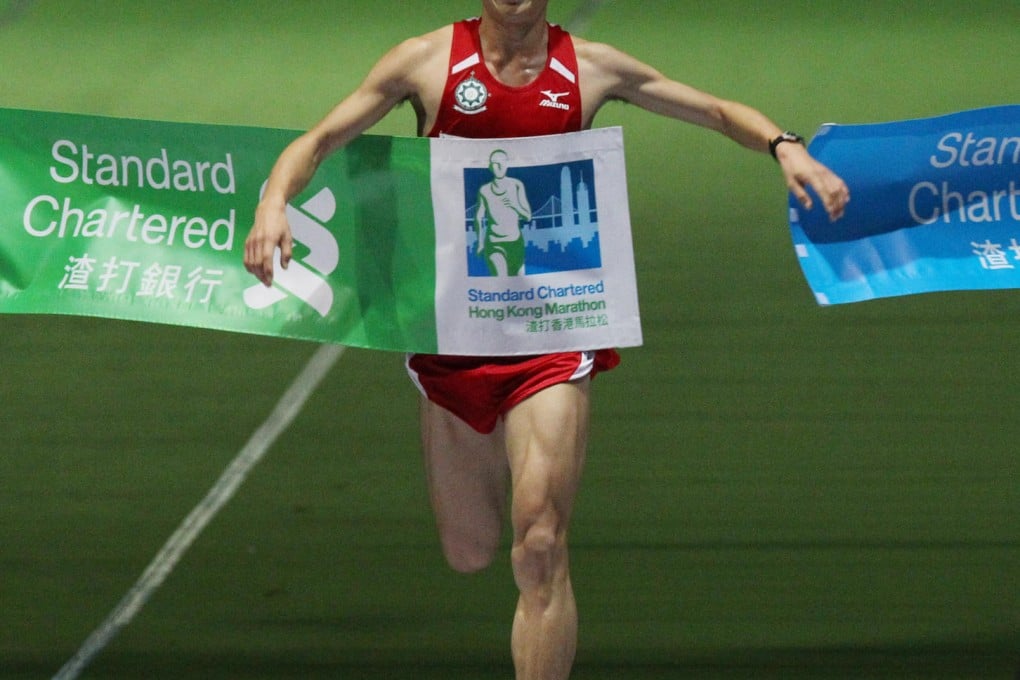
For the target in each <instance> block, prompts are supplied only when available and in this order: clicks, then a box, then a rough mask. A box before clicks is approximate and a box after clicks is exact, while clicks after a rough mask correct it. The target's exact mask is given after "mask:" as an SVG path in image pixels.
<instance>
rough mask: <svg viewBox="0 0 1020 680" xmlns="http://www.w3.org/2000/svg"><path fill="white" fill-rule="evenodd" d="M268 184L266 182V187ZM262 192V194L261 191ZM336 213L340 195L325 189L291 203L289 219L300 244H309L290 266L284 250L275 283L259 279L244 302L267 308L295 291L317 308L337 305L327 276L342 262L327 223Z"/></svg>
mask: <svg viewBox="0 0 1020 680" xmlns="http://www.w3.org/2000/svg"><path fill="white" fill-rule="evenodd" d="M264 189H265V186H264V185H263V190H264ZM260 195H261V194H260ZM335 214H336V198H335V197H334V196H333V192H332V191H330V190H329V189H322V190H321V191H319V192H318V193H317V194H315V195H314V196H312V197H311V198H310V199H308V200H307V201H305V202H304V203H302V204H301V208H300V209H299V208H295V207H294V206H292V205H288V206H287V221H288V222H289V223H290V229H291V234H292V235H293V237H294V241H295V244H296V246H297V247H298V248H299V249H300V248H301V247H302V246H304V247H305V248H307V250H308V252H307V254H306V255H305V256H304V257H303V258H301V259H300V260H292V261H291V262H290V264H289V265H288V267H287V268H286V269H284V268H283V266H282V265H281V263H280V250H279V249H277V250H276V253H275V256H274V258H273V269H274V278H273V287H271V288H270V287H267V286H264V285H262V284H261V283H256V284H253V285H251V286H249V287H248V288H246V289H245V291H244V302H245V304H246V305H248V306H249V307H251V308H252V309H265V308H266V307H269V306H270V305H274V304H276V303H277V302H280V301H281V300H284V299H286V298H287V295H288V294H290V295H294V296H296V297H297V298H299V299H300V300H302V301H303V302H304V303H305V304H307V305H309V306H310V307H312V309H314V310H315V311H317V312H318V313H319V314H320V315H321V316H326V315H327V314H329V310H330V309H331V308H332V307H333V289H332V287H331V286H330V283H329V279H328V278H327V277H328V276H329V275H330V274H332V273H333V271H334V270H335V269H336V267H337V264H338V263H339V262H340V251H339V247H338V246H337V242H336V238H335V237H334V236H333V234H331V233H330V231H329V229H328V228H327V227H326V226H325V224H326V222H329V221H330V220H331V219H333V215H335Z"/></svg>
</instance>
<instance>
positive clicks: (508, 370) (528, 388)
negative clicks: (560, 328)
mask: <svg viewBox="0 0 1020 680" xmlns="http://www.w3.org/2000/svg"><path fill="white" fill-rule="evenodd" d="M480 23H481V22H480V20H479V19H468V20H466V21H461V22H458V23H456V24H454V25H453V45H452V47H451V49H450V70H449V73H448V74H447V78H446V87H445V88H444V90H443V98H442V101H441V103H440V107H439V114H438V116H437V117H436V123H435V125H434V126H433V127H432V129H431V130H429V131H428V136H429V137H439V136H440V135H453V136H456V137H472V138H497V137H530V136H537V135H551V134H558V133H562V132H576V131H578V130H580V129H581V88H580V85H579V82H578V69H577V57H576V56H575V54H574V43H573V41H572V40H571V39H570V34H569V33H567V32H566V31H564V30H563V29H562V28H560V27H559V26H556V25H553V24H549V48H548V57H547V59H546V64H545V68H544V69H543V70H542V72H541V73H540V74H539V75H538V77H537V78H536V79H535V80H534V81H533V82H532V83H530V84H528V85H525V86H523V87H511V86H509V85H504V84H503V83H501V82H499V81H498V80H496V78H495V77H494V76H493V75H492V74H491V73H489V69H488V67H487V66H486V64H485V59H484V57H483V56H482V43H481V39H480V38H479V35H478V26H479V24H480ZM619 363H620V355H619V354H618V353H617V352H616V350H613V349H601V350H597V351H595V352H594V353H592V352H559V353H555V354H545V355H539V356H520V357H463V356H437V355H432V354H414V355H412V356H410V357H408V360H407V368H408V372H409V373H410V374H411V377H412V379H413V380H414V381H415V383H416V384H417V385H418V387H419V389H421V390H422V392H423V393H424V394H425V395H426V396H427V397H428V398H429V399H431V400H432V401H433V402H435V403H437V404H439V405H440V406H442V407H443V408H446V409H448V410H450V411H452V412H453V413H455V414H456V415H457V416H458V417H459V418H461V419H462V420H464V421H465V422H467V423H468V424H469V425H470V426H471V427H473V428H474V429H475V430H477V431H479V432H482V433H488V432H492V430H493V429H494V428H495V427H496V423H497V422H498V420H499V417H500V416H502V415H503V414H505V413H506V412H507V411H509V410H510V409H511V408H512V407H514V406H516V405H517V404H519V403H520V402H521V401H523V400H524V399H526V398H528V397H530V396H531V395H533V394H535V393H536V392H538V391H540V390H542V389H545V388H546V387H550V386H552V385H555V384H558V383H562V382H568V381H570V380H576V379H578V378H582V377H584V376H585V375H590V376H592V377H594V376H595V375H596V374H597V373H598V372H599V371H608V370H609V369H611V368H613V367H615V366H616V365H617V364H619Z"/></svg>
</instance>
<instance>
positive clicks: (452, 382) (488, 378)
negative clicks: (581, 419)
mask: <svg viewBox="0 0 1020 680" xmlns="http://www.w3.org/2000/svg"><path fill="white" fill-rule="evenodd" d="M619 363H620V355H619V353H617V351H616V350H613V349H600V350H596V351H593V352H557V353H555V354H541V355H538V356H523V357H519V356H512V357H468V356H440V355H435V354H411V355H408V357H407V373H408V375H409V376H410V377H411V380H412V381H414V383H415V385H417V386H418V390H419V391H420V392H421V393H422V394H423V395H425V396H426V397H428V399H429V400H430V401H432V402H434V403H436V404H439V405H440V406H442V407H443V408H445V409H446V410H448V411H451V412H452V413H453V414H454V415H456V416H457V417H458V418H460V419H461V420H463V421H464V422H466V423H467V424H468V425H470V426H471V427H472V428H474V429H475V430H477V431H478V432H481V433H482V434H488V433H490V432H492V431H493V430H494V429H496V423H497V422H499V419H500V418H501V417H502V416H503V415H504V414H506V412H507V411H509V410H510V409H511V408H513V407H514V406H516V405H517V404H519V403H521V402H522V401H524V400H525V399H527V398H528V397H530V396H531V395H533V394H535V393H536V392H539V391H541V390H544V389H545V388H547V387H551V386H553V385H557V384H559V383H564V382H570V381H572V380H579V379H581V378H583V377H585V376H591V377H593V378H594V377H595V375H596V374H598V373H600V372H602V371H608V370H610V369H612V368H615V367H616V366H617V365H618V364H619Z"/></svg>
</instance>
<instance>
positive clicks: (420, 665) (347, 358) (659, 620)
mask: <svg viewBox="0 0 1020 680" xmlns="http://www.w3.org/2000/svg"><path fill="white" fill-rule="evenodd" d="M584 5H586V3H583V2H578V1H577V0H553V2H552V3H551V8H550V15H551V17H552V19H553V20H555V21H561V22H567V21H569V20H570V19H571V17H572V16H574V15H575V11H577V10H578V9H579V8H581V7H582V6H584ZM478 9H479V5H478V2H477V1H476V0H445V1H444V2H442V3H436V2H431V3H425V2H422V3H417V2H416V3H408V2H379V1H378V0H375V1H367V0H343V1H337V0H332V1H330V0H296V1H295V2H291V3H281V2H269V1H268V0H266V1H259V0H236V1H232V2H215V3H214V2H201V1H199V0H181V1H178V2H173V3H164V2H154V1H150V0H134V1H129V0H94V1H86V0H37V1H34V2H27V1H24V0H20V1H19V0H8V1H7V2H3V1H0V106H3V107H10V108H32V109H45V110H57V111H69V112H77V113H90V114H102V115H111V116H121V117H135V118H151V119H160V120H176V121H189V122H207V123H226V124H235V125H256V126H267V127H284V128H292V129H295V130H300V129H305V128H307V127H309V126H310V125H312V124H313V123H315V122H316V121H317V120H318V119H319V118H320V117H321V116H322V115H323V114H324V113H325V112H326V111H327V110H328V109H329V108H330V107H331V106H332V105H333V104H334V103H335V102H336V101H338V100H339V99H340V98H342V97H343V96H344V95H345V94H346V93H347V92H349V91H350V90H351V89H352V88H353V87H354V86H355V85H356V84H357V83H358V81H359V80H360V78H361V77H362V76H363V75H364V73H365V72H366V70H367V69H368V68H369V67H370V66H371V64H372V63H374V61H375V60H376V59H377V58H378V57H379V56H380V55H381V54H382V53H383V52H384V51H385V50H386V49H387V48H388V47H389V46H391V45H392V44H394V43H396V42H397V41H399V40H401V39H402V38H404V37H407V36H409V35H412V34H417V33H422V32H425V31H427V30H430V29H432V28H434V27H436V26H439V25H441V24H443V23H448V22H449V21H452V20H455V19H458V18H461V17H464V16H471V15H474V14H477V13H478ZM1018 25H1020V4H1018V3H1016V2H1014V1H1012V0H1010V1H999V2H991V1H982V0H972V1H970V2H966V3H961V2H956V1H948V0H929V1H927V2H920V1H914V0H902V1H898V2H893V1H890V0H876V1H875V2H869V3H850V2H836V1H835V0H814V1H807V0H803V1H792V0H791V1H786V0H783V1H778V0H777V1H775V2H746V1H737V0H716V1H715V2H686V1H683V0H640V1H638V0H609V1H608V2H605V3H604V4H602V5H601V7H600V8H599V9H598V11H597V12H596V13H595V14H594V15H593V16H592V17H591V20H590V22H588V23H587V25H586V26H585V27H584V33H583V34H584V36H585V37H587V38H590V39H594V40H603V41H606V42H611V43H613V44H615V45H616V46H618V47H620V48H622V49H624V50H625V51H628V52H631V53H632V54H634V55H636V56H638V57H639V58H642V59H644V60H645V61H648V62H650V63H652V64H654V65H656V66H657V67H658V68H660V70H662V71H664V72H665V73H667V74H669V75H671V76H672V77H675V78H676V79H678V80H681V81H684V82H687V83H689V84H692V85H694V86H696V87H700V88H703V89H706V90H709V91H711V92H713V93H715V94H718V95H720V96H723V97H728V98H733V99H738V100H741V101H744V102H746V103H749V104H751V105H753V106H755V107H757V108H760V109H762V110H763V111H765V112H766V113H767V114H769V115H770V116H771V117H772V118H774V119H775V120H776V121H777V122H778V123H779V124H780V125H781V126H783V127H786V128H791V129H795V130H799V131H801V132H803V133H805V134H808V133H810V132H812V131H813V130H814V129H816V128H817V126H818V125H820V124H822V123H825V122H841V123H859V122H877V121H887V120H897V119H903V118H914V117H926V116H932V115H938V114H943V113H949V112H953V111H958V110H963V109H969V108H977V107H981V106H989V105H995V104H1007V103H1018V102H1020V78H1017V69H1016V64H1015V55H1016V54H1017V53H1018V48H1020V32H1018V30H1017V26H1018ZM597 124H600V125H623V126H624V127H625V136H626V143H627V149H628V154H627V163H628V178H629V186H630V194H631V215H632V222H633V227H634V233H635V248H636V257H637V260H638V277H639V285H640V290H641V302H642V316H643V319H644V327H645V346H644V347H642V348H639V349H632V350H627V351H625V352H624V364H623V366H622V367H621V368H620V369H618V370H617V371H615V372H613V373H611V374H607V375H605V376H603V377H600V378H599V380H598V381H597V382H596V389H595V393H594V394H595V404H594V423H593V433H592V439H591V446H590V454H589V464H588V468H587V470H586V473H585V480H584V485H583V489H582V493H581V497H580V500H579V506H578V509H577V511H576V513H575V520H574V527H573V532H572V545H573V559H572V563H573V570H574V580H575V587H576V590H577V594H578V600H579V607H580V611H581V639H580V649H579V652H578V663H577V668H576V671H575V674H574V677H575V678H577V679H578V680H596V679H598V680H601V679H603V678H616V679H621V680H625V679H630V678H635V679H649V678H886V677H888V678H1003V679H1004V680H1010V679H1012V678H1014V677H1015V676H1016V674H1017V672H1018V668H1020V595H1018V588H1017V584H1018V583H1020V518H1018V509H1020V475H1018V467H1020V466H1018V463H1017V441H1018V440H1020V417H1018V416H1017V405H1018V404H1020V370H1018V362H1017V359H1016V357H1017V355H1018V352H1020V320H1018V317H1017V314H1018V312H1020V298H1018V297H1017V294H1016V293H1015V292H1012V291H1005V292H1001V291H1000V292H983V293H958V294H938V295H929V296H921V297H916V298H903V299H895V300H883V301H876V302H869V303H862V304H859V305H851V306H845V307H834V308H819V307H817V306H816V305H815V304H814V302H813V298H812V295H811V294H810V291H809V290H808V288H807V285H806V284H805V283H804V281H803V278H802V276H801V274H800V271H799V268H798V265H797V261H796V258H795V256H794V254H793V250H792V247H791V244H790V238H789V233H788V229H787V227H786V223H785V218H786V198H785V192H784V187H783V185H782V181H781V177H780V174H779V172H778V171H777V169H776V168H775V166H774V164H773V163H772V161H771V160H770V159H768V158H767V157H763V156H757V155H755V154H751V153H748V152H746V151H744V150H742V149H740V148H739V147H738V146H736V145H735V144H732V143H731V142H729V141H727V140H725V139H722V138H720V137H718V136H717V135H714V134H712V133H709V132H706V131H703V130H700V129H696V128H692V127H689V126H684V125H681V124H678V123H676V122H674V121H670V120H666V119H659V118H656V117H654V116H652V115H650V114H647V113H644V112H641V111H639V110H636V109H634V108H630V107H627V106H624V105H611V106H608V107H607V108H606V109H605V110H604V111H603V112H602V113H601V114H600V118H599V119H598V120H597ZM413 131H414V123H413V113H412V112H411V111H410V108H409V107H404V108H402V109H399V110H397V111H395V112H394V113H393V114H392V115H391V116H389V117H388V118H387V119H386V120H385V121H383V123H381V124H380V125H379V126H378V127H377V128H375V129H374V130H373V132H378V133H382V134H413ZM0 228H10V225H0ZM314 350H315V347H314V346H312V345H310V344H308V343H302V342H295V341H286V340H278V339H271V338H263V337H250V336H243V335H231V334H222V333H214V332H209V331H202V330H195V329H186V328H176V327H162V326H151V325H150V326H146V325H141V324H131V323H122V322H114V321H105V320H94V319H83V318H50V317H17V316H6V317H2V318H0V361H2V364H0V365H2V371H0V409H2V416H0V436H2V442H3V444H2V446H0V677H2V678H5V679H6V678H45V677H50V676H51V675H52V674H53V673H55V672H56V671H57V670H58V669H59V668H60V667H61V665H62V664H63V663H64V662H65V661H66V660H67V659H68V658H69V657H70V656H71V655H72V654H73V653H74V652H75V650H76V649H77V648H78V646H79V645H80V644H81V643H82V641H83V640H84V639H85V638H86V636H87V635H88V634H89V633H90V632H91V631H92V630H93V629H94V628H95V627H96V626H97V625H98V624H99V623H100V622H101V621H102V620H103V619H104V618H105V617H106V615H107V614H108V612H109V611H110V610H111V609H112V608H113V607H114V605H116V603H117V602H118V601H119V600H120V598H121V596H122V595H123V594H124V593H125V592H126V591H127V590H128V589H129V588H130V587H131V585H132V584H133V583H134V582H135V580H136V579H137V578H138V576H139V574H140V573H141V572H142V570H143V569H144V568H145V566H146V565H147V564H148V563H149V561H150V560H151V559H152V557H153V556H154V555H155V553H156V552H157V551H158V550H159V548H160V547H161V546H162V545H163V542H164V541H165V540H166V539H167V537H169V536H170V534H171V533H172V532H173V530H174V529H175V528H176V527H177V525H178V524H179V523H180V522H181V520H182V519H183V518H184V517H185V515H186V514H187V513H188V512H189V511H190V510H191V508H192V507H194V505H195V504H196V503H197V502H198V501H199V500H201V498H202V497H203V496H204V495H205V493H206V492H207V490H208V489H209V487H210V486H211V484H212V483H213V481H214V480H215V479H216V478H217V477H218V475H219V474H220V472H221V471H222V470H223V468H224V467H225V466H226V465H227V464H228V463H229V462H230V461H231V460H232V459H233V457H234V456H235V455H236V454H237V452H238V451H239V450H240V449H241V447H242V446H243V445H244V444H245V442H246V441H247V439H248V437H249V436H250V435H251V434H252V432H253V431H254V430H255V428H256V427H258V425H259V424H260V423H261V422H262V421H263V420H264V419H265V417H266V416H267V414H268V413H269V411H270V410H271V409H272V407H273V406H274V404H275V403H276V401H277V399H279V397H280V395H281V394H282V392H283V391H284V390H285V389H286V387H287V385H288V384H289V383H290V381H291V380H292V379H293V377H294V376H295V375H296V374H297V373H298V372H299V370H300V369H301V367H302V366H303V365H304V363H305V362H306V361H307V359H308V358H309V357H310V356H311V355H312V353H313V352H314ZM402 362H403V357H402V356H398V355H395V354H386V353H373V352H368V351H362V350H348V351H347V353H346V354H345V355H344V356H343V358H342V359H341V360H340V362H339V364H338V365H337V366H336V368H334V369H333V371H332V372H331V374H330V375H329V377H328V378H327V380H326V382H325V384H324V385H323V386H322V387H321V388H320V389H319V390H318V391H317V392H316V393H315V395H314V397H313V398H312V399H311V401H310V402H309V403H308V404H307V405H306V407H305V409H304V410H303V412H302V414H301V415H300V417H299V418H298V420H297V421H296V422H295V424H294V425H293V427H292V428H291V429H290V430H289V431H288V432H287V433H286V434H285V435H284V437H282V438H281V440H280V441H279V442H278V443H277V444H276V445H275V446H274V447H273V449H272V450H271V451H270V452H269V454H268V456H267V458H266V460H264V461H263V462H262V463H261V464H260V466H259V467H258V468H256V470H255V471H254V473H253V474H252V476H251V478H250V479H249V480H248V482H247V483H246V484H245V485H244V486H243V487H242V488H241V490H240V492H239V493H238V495H237V497H236V498H234V500H233V501H232V502H231V503H230V504H229V505H228V506H227V507H226V508H225V509H224V510H223V512H222V513H221V514H220V515H219V516H218V517H217V518H216V519H215V520H214V521H213V523H212V524H211V525H210V526H209V527H208V529H207V530H206V531H205V533H204V534H203V535H202V536H201V537H200V538H199V540H198V541H197V543H196V544H195V545H194V547H193V548H192V549H191V551H190V552H189V553H188V554H187V555H186V556H185V557H184V559H183V560H182V562H181V563H180V564H179V565H178V566H177V568H176V570H175V571H174V572H173V573H172V574H171V575H170V577H169V579H168V580H167V581H166V583H165V584H164V585H163V587H162V588H161V589H160V590H159V591H158V592H157V593H156V594H155V596H154V597H153V599H152V600H151V601H150V602H149V604H148V605H147V606H146V607H145V608H144V609H143V610H142V611H141V613H140V614H139V615H138V616H137V618H136V619H135V620H134V622H133V623H132V624H131V625H130V626H128V627H127V628H126V629H125V630H124V631H123V632H122V633H121V635H119V636H118V637H117V638H116V639H114V640H113V642H112V643H111V644H110V645H109V646H108V647H107V648H106V649H105V650H104V651H103V652H102V654H100V655H99V656H98V657H97V658H96V659H95V661H94V662H93V663H92V665H91V666H90V667H89V668H88V669H87V670H86V672H85V674H84V676H83V677H87V678H97V679H98V678H266V679H269V678H327V677H328V678H351V679H361V678H426V679H430V678H446V679H455V680H459V679H462V678H464V679H466V678H479V679H489V678H508V677H511V676H512V669H511V666H510V661H509V625H510V618H511V615H512V610H513V605H514V600H515V591H514V586H513V580H512V576H511V574H510V570H509V564H508V562H509V561H508V559H503V560H500V561H499V563H498V564H496V565H495V566H494V567H492V568H491V569H490V570H488V571H487V572H484V573H482V574H479V575H475V576H472V577H465V576H460V575H456V574H454V573H452V572H450V571H449V570H448V569H447V568H446V567H445V565H444V564H443V562H442V558H441V556H440V554H439V550H438V546H437V543H436V539H435V536H434V529H433V526H432V521H431V517H430V513H429V510H428V506H427V499H426V494H425V488H424V481H423V478H422V469H421V467H422V466H421V463H420V459H419V453H418V445H417V426H416V394H415V391H414V390H413V388H412V387H410V385H409V383H408V382H407V380H406V378H405V376H404V373H403V368H402Z"/></svg>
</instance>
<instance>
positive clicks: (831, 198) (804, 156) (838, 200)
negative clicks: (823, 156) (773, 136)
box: [776, 144, 850, 221]
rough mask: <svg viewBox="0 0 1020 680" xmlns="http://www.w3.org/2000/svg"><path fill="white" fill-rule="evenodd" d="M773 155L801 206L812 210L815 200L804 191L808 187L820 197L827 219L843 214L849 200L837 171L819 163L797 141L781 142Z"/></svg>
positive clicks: (846, 189) (848, 194)
mask: <svg viewBox="0 0 1020 680" xmlns="http://www.w3.org/2000/svg"><path fill="white" fill-rule="evenodd" d="M776 158H777V160H779V165H780V167H782V169H783V175H784V176H785V178H786V186H787V187H789V189H790V191H791V192H792V193H793V195H794V196H795V197H796V198H797V201H799V202H800V204H801V205H802V206H804V208H805V210H811V208H812V207H813V206H814V201H812V200H811V195H810V194H809V193H808V192H807V188H808V187H810V188H811V189H813V190H814V192H815V194H817V196H818V198H819V199H821V201H822V205H823V206H824V207H825V212H827V213H829V219H830V220H832V221H836V220H838V219H839V218H841V217H842V216H843V213H844V211H845V210H846V204H847V203H848V202H849V201H850V189H849V188H847V185H846V182H844V181H843V180H842V178H840V177H839V175H837V174H836V173H834V172H833V171H832V170H830V169H829V168H827V167H826V166H824V165H822V164H821V163H819V162H818V161H816V160H815V159H814V158H812V157H811V154H809V153H808V152H807V149H805V148H804V147H803V146H801V145H799V144H781V145H779V146H778V147H777V148H776Z"/></svg>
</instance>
